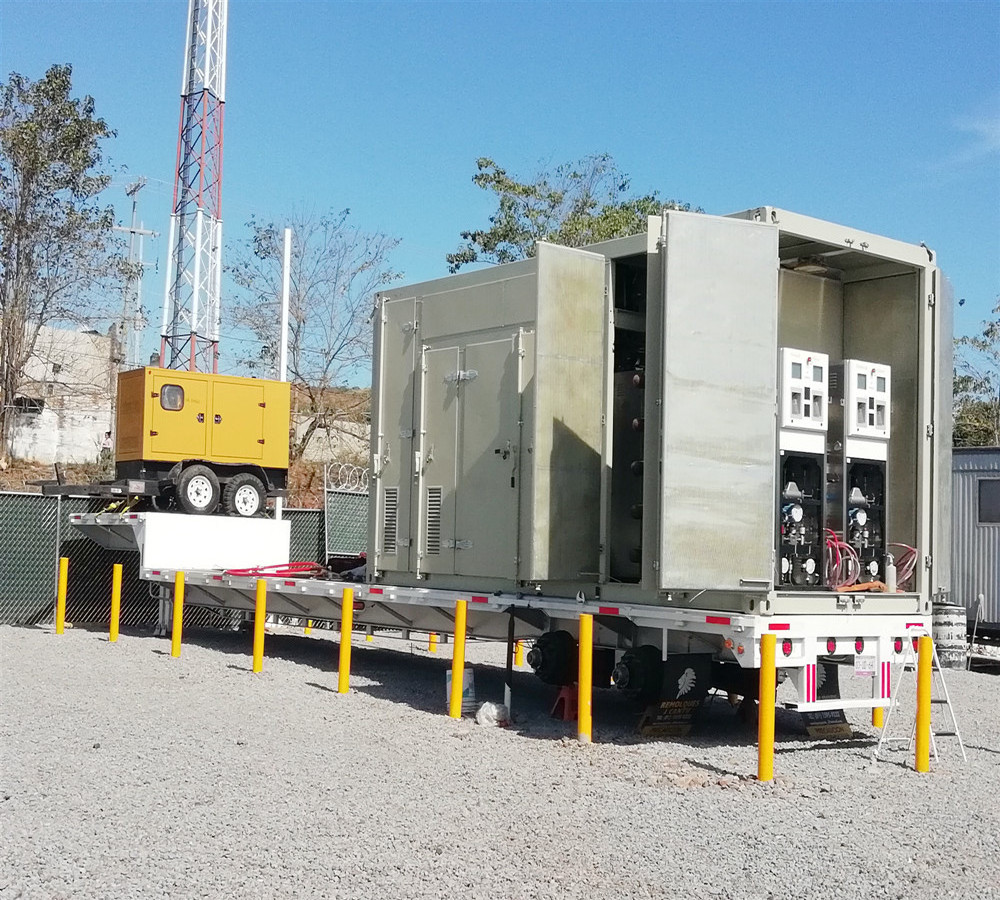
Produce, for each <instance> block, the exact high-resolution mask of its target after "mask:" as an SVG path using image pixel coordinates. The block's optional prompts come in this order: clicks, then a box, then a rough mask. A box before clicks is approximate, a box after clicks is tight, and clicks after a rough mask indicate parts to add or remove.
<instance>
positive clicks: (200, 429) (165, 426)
mask: <svg viewBox="0 0 1000 900" xmlns="http://www.w3.org/2000/svg"><path fill="white" fill-rule="evenodd" d="M184 375H185V373H183V372H178V373H177V377H174V376H173V375H172V374H165V375H160V374H156V375H154V376H153V379H152V382H153V389H152V395H153V396H152V411H151V414H150V417H149V419H150V421H149V449H150V451H151V452H152V455H153V458H154V459H158V458H161V457H162V458H164V459H171V458H173V459H176V458H177V454H182V455H184V456H185V457H188V458H192V457H193V458H197V457H202V456H205V455H206V452H207V449H208V447H207V445H208V441H207V439H206V437H207V434H208V421H207V420H208V404H207V400H208V385H207V384H206V382H205V381H204V380H203V379H201V378H185V377H184Z"/></svg>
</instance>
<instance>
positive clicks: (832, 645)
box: [826, 638, 837, 653]
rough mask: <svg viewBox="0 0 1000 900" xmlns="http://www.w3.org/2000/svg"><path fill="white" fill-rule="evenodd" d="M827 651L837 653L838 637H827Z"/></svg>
mask: <svg viewBox="0 0 1000 900" xmlns="http://www.w3.org/2000/svg"><path fill="white" fill-rule="evenodd" d="M826 652H827V653H836V652H837V639H836V638H827V639H826Z"/></svg>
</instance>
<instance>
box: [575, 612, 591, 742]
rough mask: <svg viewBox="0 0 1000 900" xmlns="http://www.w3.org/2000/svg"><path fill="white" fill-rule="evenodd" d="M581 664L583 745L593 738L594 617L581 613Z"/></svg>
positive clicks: (579, 699) (579, 729) (579, 733)
mask: <svg viewBox="0 0 1000 900" xmlns="http://www.w3.org/2000/svg"><path fill="white" fill-rule="evenodd" d="M579 657H580V664H579V672H578V675H577V691H578V693H577V698H576V704H577V705H576V708H577V729H576V730H577V737H578V738H579V740H580V743H582V744H589V743H590V741H591V739H592V738H593V733H592V732H593V730H594V729H593V711H592V708H591V695H592V694H593V683H594V617H593V616H592V615H591V614H590V613H580V653H579Z"/></svg>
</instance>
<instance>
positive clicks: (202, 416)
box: [198, 413, 205, 422]
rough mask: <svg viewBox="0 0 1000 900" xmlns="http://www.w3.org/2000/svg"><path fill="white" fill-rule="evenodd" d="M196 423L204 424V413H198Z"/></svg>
mask: <svg viewBox="0 0 1000 900" xmlns="http://www.w3.org/2000/svg"><path fill="white" fill-rule="evenodd" d="M198 421H199V422H204V421H205V414H204V413H198Z"/></svg>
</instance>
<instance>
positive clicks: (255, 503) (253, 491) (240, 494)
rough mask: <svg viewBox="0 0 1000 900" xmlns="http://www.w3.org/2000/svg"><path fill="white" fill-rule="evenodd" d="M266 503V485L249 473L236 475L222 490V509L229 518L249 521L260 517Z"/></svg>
mask: <svg viewBox="0 0 1000 900" xmlns="http://www.w3.org/2000/svg"><path fill="white" fill-rule="evenodd" d="M266 503H267V491H266V490H265V489H264V483H263V482H262V481H261V480H260V479H259V478H258V477H257V476H256V475H251V474H250V473H249V472H240V474H239V475H234V476H233V477H232V478H230V479H229V481H227V482H226V486H225V488H223V490H222V508H223V509H224V510H225V511H226V515H227V516H239V517H241V518H244V519H249V518H252V517H253V516H258V515H260V514H261V512H262V511H263V510H264V506H265V504H266Z"/></svg>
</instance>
